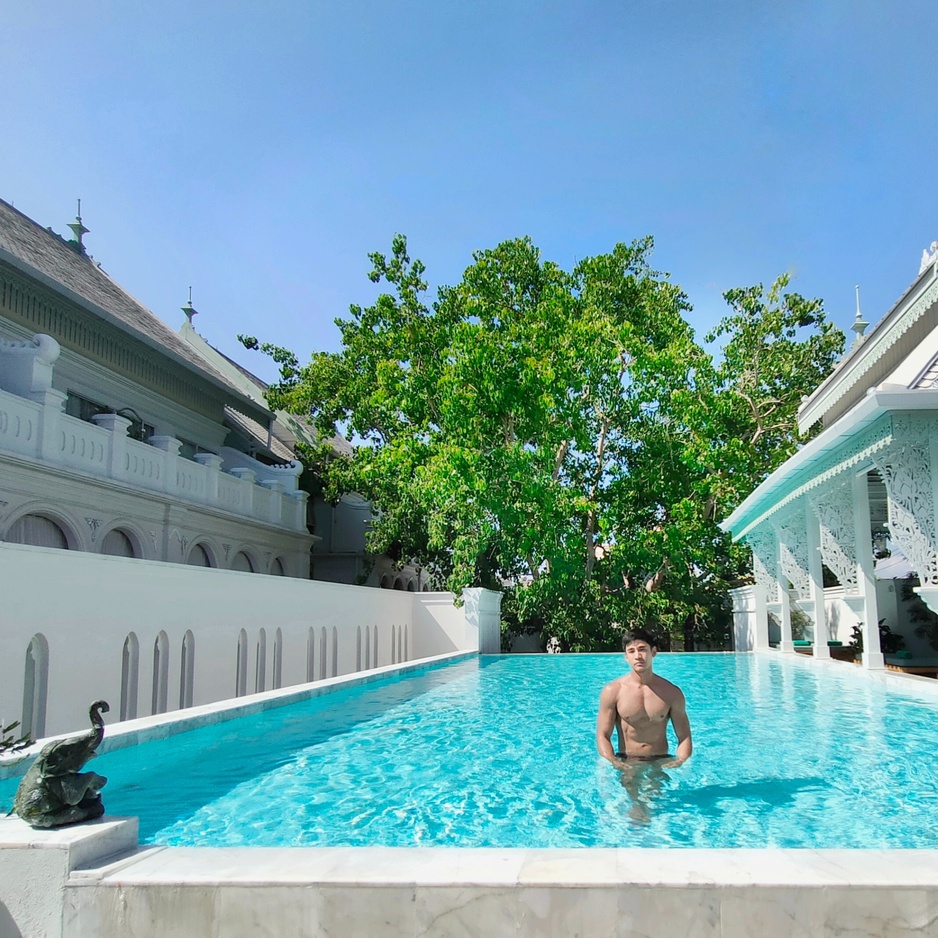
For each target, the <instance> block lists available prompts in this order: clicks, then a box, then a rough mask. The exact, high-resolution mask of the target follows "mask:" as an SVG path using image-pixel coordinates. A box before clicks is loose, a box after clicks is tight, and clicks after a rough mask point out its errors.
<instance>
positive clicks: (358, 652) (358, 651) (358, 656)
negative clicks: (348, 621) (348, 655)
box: [355, 626, 362, 671]
mask: <svg viewBox="0 0 938 938" xmlns="http://www.w3.org/2000/svg"><path fill="white" fill-rule="evenodd" d="M361 669H362V627H361V626H359V627H358V635H357V637H356V639H355V670H356V671H361Z"/></svg>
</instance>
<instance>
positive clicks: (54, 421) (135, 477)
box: [0, 389, 307, 531]
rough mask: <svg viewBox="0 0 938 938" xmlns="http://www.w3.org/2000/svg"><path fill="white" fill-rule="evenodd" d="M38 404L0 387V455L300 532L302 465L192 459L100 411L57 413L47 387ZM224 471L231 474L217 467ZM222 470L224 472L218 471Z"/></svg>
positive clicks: (60, 398) (236, 456)
mask: <svg viewBox="0 0 938 938" xmlns="http://www.w3.org/2000/svg"><path fill="white" fill-rule="evenodd" d="M41 397H42V400H39V401H37V400H30V399H27V398H25V397H21V396H20V395H18V394H15V393H11V392H9V391H5V390H0V452H6V453H13V454H15V455H18V456H26V457H29V458H31V459H35V460H37V461H39V462H43V463H48V464H53V465H56V466H60V467H62V468H65V469H71V470H74V471H75V472H78V473H83V474H86V475H91V476H98V477H101V478H106V479H113V480H114V481H116V482H122V483H124V484H126V485H130V486H134V487H136V488H139V489H145V490H147V491H151V492H161V493H165V494H167V495H171V496H173V498H176V499H179V500H180V501H183V502H189V503H192V504H195V505H201V506H206V507H212V508H217V509H219V510H221V511H226V512H230V513H231V514H235V515H240V516H242V517H245V518H250V519H252V520H254V521H260V522H264V523H266V524H273V525H277V526H278V527H283V528H286V529H288V530H290V531H305V530H306V499H307V495H306V493H305V492H302V491H300V490H299V489H298V488H297V480H298V479H299V475H300V473H301V472H302V471H303V467H302V465H301V464H300V463H298V462H294V463H290V464H288V465H286V466H265V465H264V464H263V463H260V462H258V461H257V460H256V459H252V458H251V457H250V456H248V455H246V454H244V453H238V452H237V451H236V450H231V449H227V448H225V450H224V457H221V456H216V455H215V454H213V453H200V454H198V455H197V456H196V461H195V462H193V461H191V460H188V459H184V458H183V457H181V456H180V455H179V448H180V446H181V443H180V442H179V440H177V439H175V438H174V437H167V436H157V437H153V439H152V440H151V444H152V445H150V444H146V443H141V442H139V441H137V440H132V439H130V438H129V437H128V436H127V429H128V427H129V426H130V421H129V420H127V419H126V418H124V417H120V416H118V415H117V414H99V415H98V416H97V417H95V418H94V423H88V422H87V421H84V420H78V419H77V418H75V417H70V416H69V415H68V414H66V413H64V412H63V411H62V406H63V404H64V400H65V395H64V394H62V393H61V392H60V391H55V390H53V389H46V390H44V391H43V392H42V394H41ZM228 466H230V467H231V469H230V471H228V472H226V471H224V468H227V467H228ZM223 467H224V468H223Z"/></svg>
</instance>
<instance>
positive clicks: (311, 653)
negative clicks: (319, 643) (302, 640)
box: [306, 626, 316, 681]
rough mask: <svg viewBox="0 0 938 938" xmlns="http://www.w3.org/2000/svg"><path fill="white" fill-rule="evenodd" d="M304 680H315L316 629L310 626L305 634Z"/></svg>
mask: <svg viewBox="0 0 938 938" xmlns="http://www.w3.org/2000/svg"><path fill="white" fill-rule="evenodd" d="M306 680H307V681H315V680H316V630H315V629H314V628H313V627H312V626H310V627H309V632H308V633H307V635H306Z"/></svg>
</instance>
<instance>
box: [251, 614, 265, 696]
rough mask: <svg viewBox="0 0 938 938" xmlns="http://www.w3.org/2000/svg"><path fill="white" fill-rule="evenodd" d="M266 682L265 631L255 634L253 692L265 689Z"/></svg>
mask: <svg viewBox="0 0 938 938" xmlns="http://www.w3.org/2000/svg"><path fill="white" fill-rule="evenodd" d="M266 680H267V630H266V629H261V630H260V631H259V632H258V633H257V654H256V655H255V656H254V692H255V693H257V694H259V693H260V692H261V691H263V690H265V689H266V686H267V685H266Z"/></svg>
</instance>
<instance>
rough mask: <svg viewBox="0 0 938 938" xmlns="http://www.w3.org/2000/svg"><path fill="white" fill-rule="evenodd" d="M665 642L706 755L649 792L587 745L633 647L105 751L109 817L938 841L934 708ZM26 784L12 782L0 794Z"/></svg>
mask: <svg viewBox="0 0 938 938" xmlns="http://www.w3.org/2000/svg"><path fill="white" fill-rule="evenodd" d="M798 664H799V663H797V662H788V661H784V660H777V659H773V658H770V657H768V656H761V655H679V654H671V655H662V656H660V657H659V658H658V659H657V670H658V672H659V673H661V674H662V675H663V676H665V677H667V678H669V679H670V680H673V681H675V682H676V683H678V684H680V685H681V686H682V687H683V688H684V691H685V694H686V696H687V699H688V712H689V714H690V717H691V721H692V725H693V730H694V741H695V754H694V757H693V759H692V760H691V761H690V762H688V763H687V764H686V765H685V766H682V767H681V768H679V769H676V770H668V771H667V772H666V773H665V777H661V778H656V779H651V780H646V782H645V783H643V786H642V787H641V790H640V791H639V793H638V794H639V796H640V797H639V799H638V800H639V801H640V802H641V804H640V805H639V807H640V808H641V810H640V811H636V810H635V808H636V801H635V799H633V798H632V797H631V796H630V795H629V792H628V791H627V790H626V789H625V788H624V787H623V786H622V785H621V784H620V783H619V776H618V773H617V772H616V771H615V769H614V768H613V767H612V766H610V765H609V764H608V763H605V762H603V761H601V760H598V759H597V757H596V753H595V746H594V724H595V708H596V701H597V698H598V695H599V691H600V689H601V687H602V685H603V684H604V683H605V682H606V681H608V680H610V679H611V678H613V677H615V676H617V675H618V674H620V673H621V672H622V669H623V667H624V663H623V659H622V657H621V656H619V655H569V656H561V655H557V656H553V655H551V656H515V657H494V658H480V659H470V660H464V661H460V662H456V663H453V664H449V665H447V666H444V667H437V668H432V669H427V670H424V671H418V672H414V673H410V674H406V675H402V676H398V677H393V678H387V679H384V680H383V681H381V682H378V683H376V684H372V685H365V686H358V687H354V688H348V689H342V690H338V691H336V692H335V693H332V694H328V695H325V696H322V697H318V698H313V699H311V700H308V701H304V702H302V703H297V704H291V705H290V706H287V707H282V708H279V709H276V710H269V711H266V712H264V713H262V714H258V715H255V716H248V717H240V718H238V719H235V720H230V721H227V722H225V723H222V724H218V725H215V726H209V727H204V728H201V729H198V730H194V731H191V732H188V733H183V734H180V735H177V736H174V737H171V738H169V739H166V740H158V741H153V742H148V743H145V744H142V745H139V746H135V747H130V748H127V749H122V750H118V751H115V752H111V753H107V754H105V755H103V756H101V757H100V758H99V759H98V760H97V762H96V764H95V770H96V771H98V772H101V773H102V774H104V775H107V776H108V777H109V783H108V786H107V788H106V789H105V796H106V797H105V804H106V805H107V809H108V813H109V814H112V815H113V814H126V815H138V816H139V817H140V823H141V841H143V842H148V843H154V844H164V845H178V846H182V845H185V846H283V845H297V846H300V845H302V846H376V845H383V846H397V847H400V846H408V847H409V846H461V847H520V846H524V847H528V848H537V847H551V848H558V847H560V848H563V847H568V848H569V847H604V846H605V847H610V846H615V847H708V848H715V847H716V848H719V847H734V848H736V847H773V846H774V847H813V848H838V847H862V848H909V847H930V846H934V845H935V844H936V843H938V770H936V768H935V767H934V765H933V763H932V760H931V759H930V758H929V750H930V746H931V740H932V739H933V735H934V729H933V728H934V726H935V719H936V709H938V706H936V705H935V704H933V703H931V702H928V701H923V700H916V699H913V698H911V697H908V696H906V695H905V694H902V693H898V692H893V691H890V690H886V689H884V688H881V687H877V686H875V685H873V684H872V682H870V681H866V680H864V679H863V675H860V674H858V673H855V671H854V670H853V669H852V668H850V667H847V666H843V668H824V669H820V668H811V667H799V666H798ZM15 784H16V782H15V780H8V781H5V782H2V783H0V803H5V802H8V801H9V799H10V798H12V792H13V790H14V789H15Z"/></svg>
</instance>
